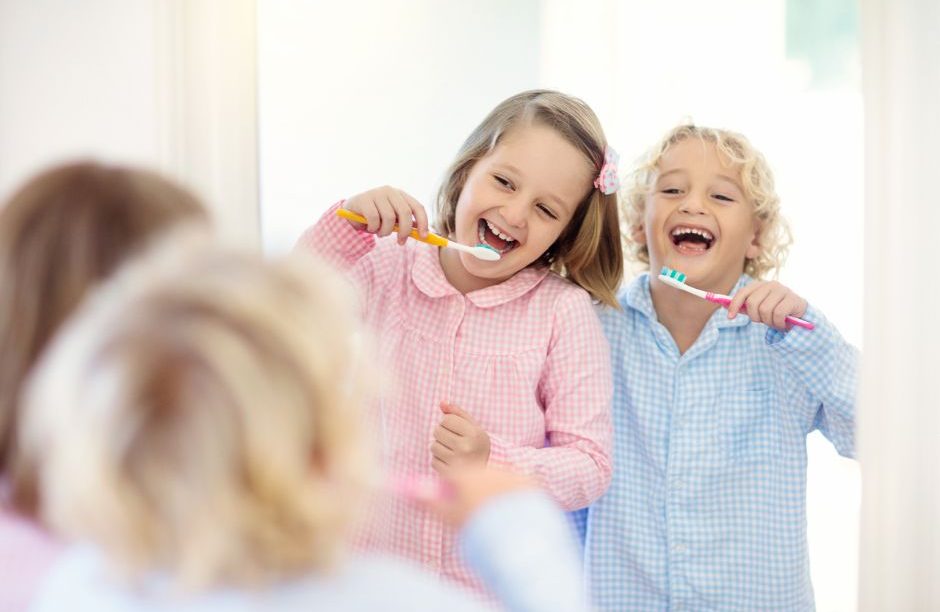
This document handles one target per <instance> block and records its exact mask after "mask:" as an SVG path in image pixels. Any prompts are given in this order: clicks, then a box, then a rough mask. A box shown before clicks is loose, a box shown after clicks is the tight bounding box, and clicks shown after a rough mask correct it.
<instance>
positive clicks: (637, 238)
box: [630, 223, 646, 244]
mask: <svg viewBox="0 0 940 612" xmlns="http://www.w3.org/2000/svg"><path fill="white" fill-rule="evenodd" d="M630 237H631V238H633V241H634V242H635V243H637V244H646V228H645V227H643V224H642V223H638V224H637V225H634V226H633V229H632V231H631V232H630Z"/></svg>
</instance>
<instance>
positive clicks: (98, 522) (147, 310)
mask: <svg viewBox="0 0 940 612" xmlns="http://www.w3.org/2000/svg"><path fill="white" fill-rule="evenodd" d="M181 250H184V249H181V246H180V243H179V241H170V242H167V244H166V250H163V251H162V252H161V253H160V254H159V256H154V257H153V258H151V259H145V260H143V261H141V262H139V263H136V264H134V265H132V266H130V267H129V268H128V269H127V270H126V271H124V272H122V273H121V274H119V275H118V276H117V277H116V278H115V279H114V280H113V281H112V282H110V283H108V284H107V285H105V286H104V287H102V288H101V289H100V290H99V291H98V292H96V293H95V294H93V295H92V296H91V298H90V299H89V300H87V301H86V302H85V304H84V305H83V306H82V308H80V309H79V311H78V313H77V315H76V316H75V317H74V318H73V319H72V320H70V322H69V323H68V324H67V325H66V326H65V328H64V329H63V331H62V333H61V334H60V335H58V336H57V337H56V339H55V341H54V342H53V344H52V346H51V347H50V350H49V351H48V353H47V354H46V355H45V356H44V357H43V359H42V360H41V361H40V364H39V366H38V368H37V371H36V373H35V374H34V376H33V377H32V379H31V380H30V382H29V383H28V386H27V395H26V403H27V406H28V410H27V411H26V417H27V418H26V420H25V421H24V424H23V425H24V431H23V440H24V449H23V452H24V453H26V454H27V455H28V456H30V457H32V458H34V459H35V461H36V463H37V465H38V467H39V475H40V477H39V483H40V486H41V492H42V499H43V501H44V508H43V514H44V518H45V519H46V520H47V521H48V522H49V523H50V524H51V525H52V526H53V527H54V528H55V529H56V530H57V531H58V532H59V533H61V534H64V535H65V536H67V537H69V538H70V539H75V540H79V541H84V542H91V543H93V544H95V545H96V546H97V547H98V548H100V549H101V550H102V551H103V552H104V553H105V555H106V557H107V558H108V559H109V560H110V562H111V564H112V565H113V566H114V568H115V569H117V570H119V571H121V572H122V573H123V574H124V576H125V577H126V578H130V579H131V580H133V579H135V578H138V577H139V576H140V575H142V574H145V573H147V572H150V571H154V570H156V571H161V572H165V573H166V574H167V575H168V577H169V578H170V579H171V580H172V581H173V582H174V583H176V584H177V585H179V586H182V587H183V588H191V589H194V590H199V589H203V588H208V587H212V586H252V585H258V584H263V583H267V582H271V581H276V580H279V579H283V578H286V577H292V576H297V575H302V574H304V573H307V572H309V571H310V570H325V569H327V568H329V567H331V565H332V564H333V562H334V561H335V560H336V558H337V557H338V555H339V554H340V552H341V549H342V547H343V543H344V538H345V536H346V534H347V531H348V529H350V526H351V523H352V521H353V519H354V518H355V517H356V515H357V512H356V509H357V508H359V507H360V506H361V503H362V500H363V499H364V495H365V492H366V489H367V487H368V486H369V483H370V482H371V481H372V480H373V479H374V476H373V467H374V463H373V458H372V457H371V454H370V452H369V451H368V447H367V445H366V442H365V439H364V438H363V435H364V432H363V431H362V425H361V422H360V420H361V414H360V406H361V405H362V398H363V396H362V385H361V384H360V381H354V380H353V375H354V372H356V371H359V369H358V367H357V366H359V365H361V364H360V359H361V358H362V356H363V351H362V349H361V348H358V347H359V344H360V342H359V341H358V340H357V336H356V335H355V334H354V330H355V328H356V323H355V318H354V316H353V314H352V313H353V312H354V311H355V308H354V307H353V306H354V303H355V301H354V299H353V296H352V289H351V287H349V286H348V285H347V284H346V283H345V282H344V281H343V279H341V278H339V277H338V275H336V274H335V273H334V272H332V271H331V270H329V269H328V268H327V266H326V264H323V263H320V262H317V261H313V260H309V261H300V260H299V258H300V256H299V255H296V256H295V259H292V260H285V261H278V262H268V261H264V260H262V259H261V258H260V257H258V256H256V255H249V254H241V253H237V252H229V251H224V250H212V249H207V250H205V251H201V250H196V251H194V252H191V251H190V250H189V249H185V251H186V254H185V255H177V253H178V252H179V251H181ZM177 257H178V259H177Z"/></svg>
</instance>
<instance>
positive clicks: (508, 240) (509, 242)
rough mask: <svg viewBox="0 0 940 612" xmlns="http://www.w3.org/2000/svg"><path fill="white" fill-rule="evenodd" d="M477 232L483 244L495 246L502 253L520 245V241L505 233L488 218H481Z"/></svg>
mask: <svg viewBox="0 0 940 612" xmlns="http://www.w3.org/2000/svg"><path fill="white" fill-rule="evenodd" d="M477 234H478V237H479V239H480V243H481V244H485V245H487V246H491V247H493V248H494V249H496V251H497V252H498V253H499V254H500V255H505V254H506V253H508V252H509V251H511V250H513V249H514V248H516V247H517V246H519V241H517V240H516V239H515V238H513V237H512V236H510V235H508V234H505V233H503V232H502V231H501V230H500V229H499V228H498V227H496V226H495V225H493V224H492V223H490V222H489V221H487V220H486V219H480V222H479V224H478V227H477Z"/></svg>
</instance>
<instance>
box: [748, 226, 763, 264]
mask: <svg viewBox="0 0 940 612" xmlns="http://www.w3.org/2000/svg"><path fill="white" fill-rule="evenodd" d="M762 230H763V227H762V226H761V222H760V220H759V219H755V220H754V235H753V236H751V243H750V244H749V245H747V251H745V253H744V257H745V258H746V259H757V258H758V257H759V256H760V254H761V252H763V250H764V247H763V246H761V243H760V240H761V231H762Z"/></svg>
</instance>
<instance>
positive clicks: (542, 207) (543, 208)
mask: <svg viewBox="0 0 940 612" xmlns="http://www.w3.org/2000/svg"><path fill="white" fill-rule="evenodd" d="M538 207H539V210H541V211H542V212H543V213H545V214H546V215H548V216H549V217H551V218H552V219H557V218H558V215H556V214H555V213H554V212H552V209H551V208H549V207H548V206H545V205H544V204H539V205H538Z"/></svg>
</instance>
